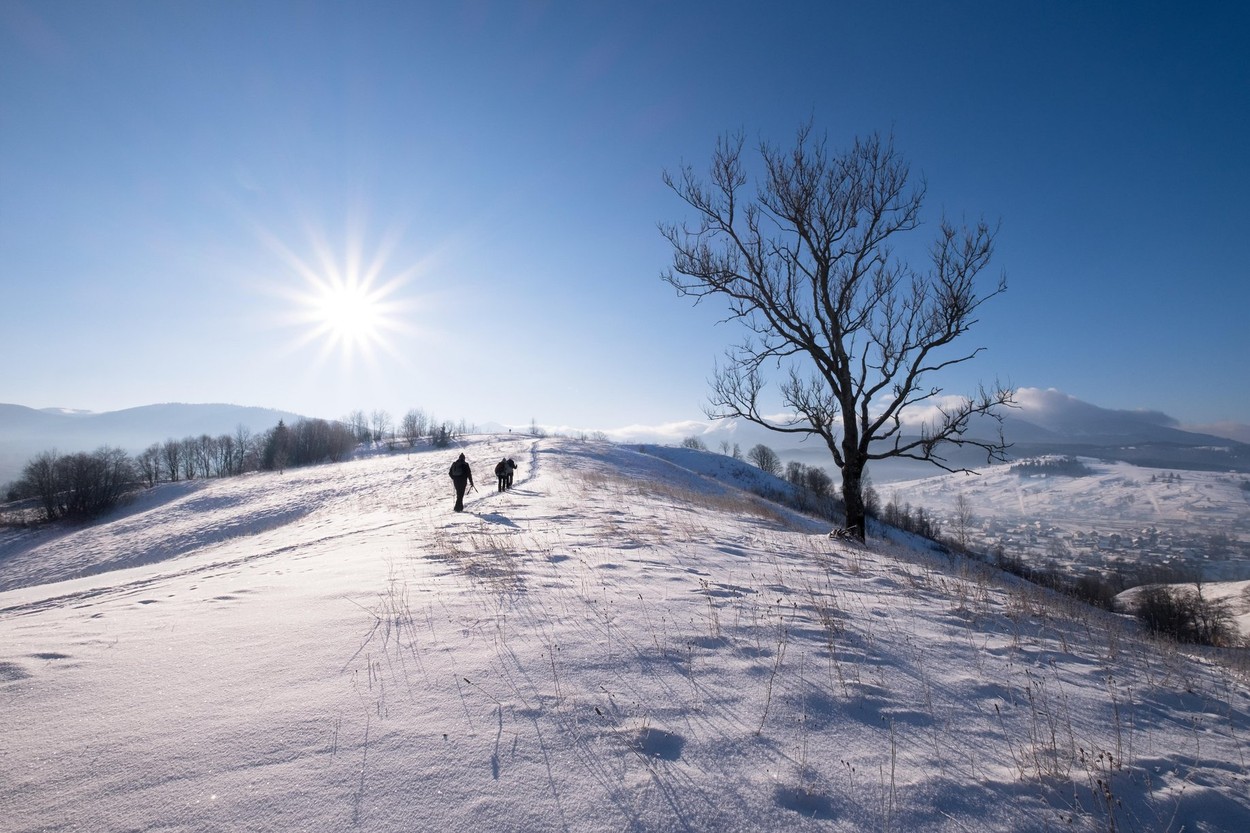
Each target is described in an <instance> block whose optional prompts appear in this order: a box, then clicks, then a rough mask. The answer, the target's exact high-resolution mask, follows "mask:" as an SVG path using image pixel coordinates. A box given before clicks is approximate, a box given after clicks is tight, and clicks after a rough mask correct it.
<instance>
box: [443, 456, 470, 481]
mask: <svg viewBox="0 0 1250 833" xmlns="http://www.w3.org/2000/svg"><path fill="white" fill-rule="evenodd" d="M447 473H448V474H449V475H451V479H452V480H467V481H469V482H470V483H472V482H473V469H471V468H469V464H468V463H466V462H465V459H464V455H463V454H461V455H460V457H459V458H458V459H457V460H456V462H454V463H452V464H451V468H450V469H449V470H448V471H447Z"/></svg>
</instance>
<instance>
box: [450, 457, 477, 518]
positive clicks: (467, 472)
mask: <svg viewBox="0 0 1250 833" xmlns="http://www.w3.org/2000/svg"><path fill="white" fill-rule="evenodd" d="M447 473H448V474H450V475H451V482H452V484H453V485H455V487H456V509H455V511H457V512H463V511H464V488H465V486H466V485H467V486H472V485H473V469H471V468H469V464H468V463H466V462H465V461H464V454H461V455H460V456H459V457H457V458H456V462H454V463H452V464H451V469H450V470H449V471H448V472H447Z"/></svg>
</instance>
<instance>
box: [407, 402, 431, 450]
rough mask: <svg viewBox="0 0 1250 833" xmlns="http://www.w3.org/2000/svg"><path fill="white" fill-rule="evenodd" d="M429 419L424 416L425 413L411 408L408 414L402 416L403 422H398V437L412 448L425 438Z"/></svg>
mask: <svg viewBox="0 0 1250 833" xmlns="http://www.w3.org/2000/svg"><path fill="white" fill-rule="evenodd" d="M429 420H430V418H429V417H428V416H426V415H425V411H423V410H421V409H420V408H412V409H410V410H409V411H408V413H406V414H404V418H403V420H402V421H401V422H400V436H401V437H403V438H404V442H406V443H407V444H408V447H409V448H412V447H413V446H414V445H416V444H417V440H419V439H421V438H422V437H424V436H425V433H426V431H427V430H429Z"/></svg>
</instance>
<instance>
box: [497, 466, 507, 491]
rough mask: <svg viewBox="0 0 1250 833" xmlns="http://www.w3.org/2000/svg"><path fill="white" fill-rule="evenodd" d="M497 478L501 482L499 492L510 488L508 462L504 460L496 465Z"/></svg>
mask: <svg viewBox="0 0 1250 833" xmlns="http://www.w3.org/2000/svg"><path fill="white" fill-rule="evenodd" d="M495 477H496V478H497V479H498V480H499V491H501V492H502V491H503V490H504V489H506V488H508V460H507V458H504V459H502V460H500V461H499V462H498V463H496V464H495Z"/></svg>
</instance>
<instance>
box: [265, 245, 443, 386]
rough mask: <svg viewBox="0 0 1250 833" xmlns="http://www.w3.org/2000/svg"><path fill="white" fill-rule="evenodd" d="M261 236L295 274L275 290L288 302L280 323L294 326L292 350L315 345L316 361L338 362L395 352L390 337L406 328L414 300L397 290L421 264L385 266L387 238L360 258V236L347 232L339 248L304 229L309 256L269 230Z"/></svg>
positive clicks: (388, 246) (389, 248)
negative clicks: (293, 282)
mask: <svg viewBox="0 0 1250 833" xmlns="http://www.w3.org/2000/svg"><path fill="white" fill-rule="evenodd" d="M265 239H266V242H267V243H268V244H269V245H270V247H271V248H272V249H273V250H274V251H275V252H277V253H278V254H279V255H280V256H281V257H282V259H283V260H285V261H286V263H287V264H288V265H289V266H291V267H292V268H293V270H294V272H295V274H296V275H297V276H298V277H299V278H300V281H299V284H298V285H295V286H289V285H288V286H286V287H284V288H282V289H281V290H280V294H281V295H282V296H284V297H286V298H287V299H288V301H289V302H291V306H290V307H289V308H288V310H287V312H286V314H285V315H283V316H282V318H283V323H284V324H285V325H290V326H292V327H295V328H297V329H298V331H299V333H298V335H297V337H296V342H295V343H294V344H293V345H292V347H293V349H298V348H302V347H304V346H307V345H310V344H317V345H319V347H320V355H321V359H322V360H326V359H329V358H331V357H337V358H338V359H339V360H340V361H342V362H344V363H349V362H354V360H355V359H357V358H363V359H365V360H367V361H372V360H373V359H374V358H375V357H376V354H377V353H378V352H379V351H381V352H385V353H388V354H391V355H393V356H398V355H399V354H398V351H397V349H396V347H395V345H394V344H393V343H392V341H391V336H393V335H395V334H397V333H401V332H406V331H408V322H407V318H408V317H409V316H408V313H409V312H410V307H411V306H412V304H413V303H414V299H413V298H411V297H409V298H406V299H405V298H403V297H401V290H402V289H403V288H404V286H405V284H407V283H408V282H409V281H410V280H411V279H412V278H413V277H414V275H415V274H416V273H417V272H418V271H420V269H421V268H422V265H421V264H417V265H414V266H412V267H410V268H408V269H403V270H399V271H397V272H392V271H391V270H390V269H388V268H387V267H386V261H387V257H388V255H390V254H391V252H392V249H393V248H394V245H395V244H396V242H397V241H395V240H390V241H389V243H388V244H384V245H382V246H380V247H379V249H378V250H377V251H376V252H374V253H373V254H372V257H371V258H369V259H366V258H365V257H364V256H363V249H364V245H363V242H362V240H361V236H360V235H351V236H350V239H349V240H348V241H347V244H346V247H345V248H346V251H345V252H342V253H340V252H337V251H335V249H334V247H332V246H331V245H330V244H329V243H328V242H327V240H326V239H325V237H324V236H323V235H317V234H310V242H311V243H312V250H313V257H311V258H309V257H303V256H301V255H298V254H296V253H295V252H294V251H293V250H292V249H291V248H290V247H288V246H286V245H285V244H283V243H281V242H280V241H278V240H277V239H276V238H274V237H273V236H271V235H265Z"/></svg>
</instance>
